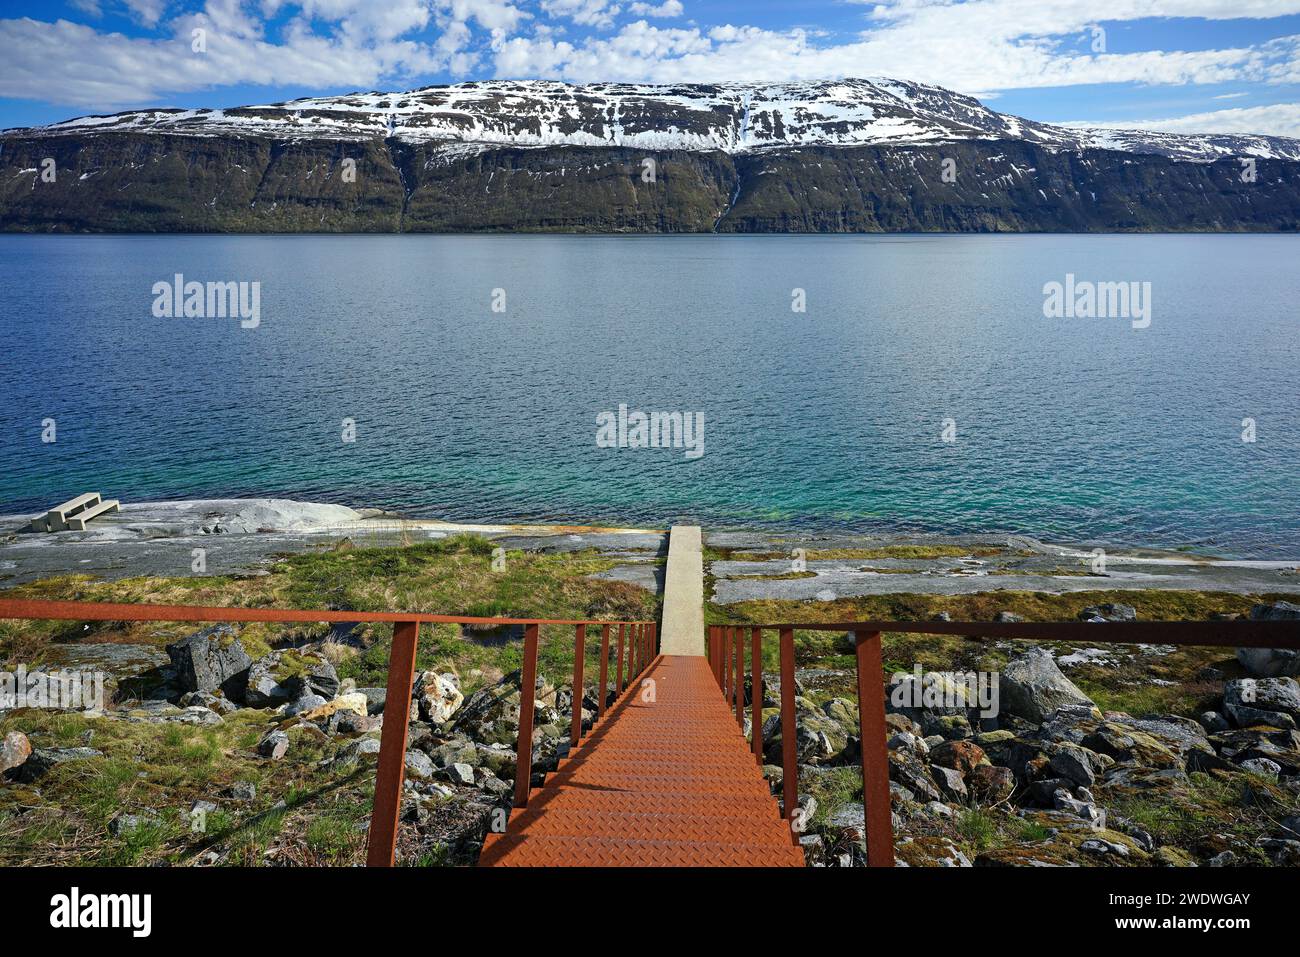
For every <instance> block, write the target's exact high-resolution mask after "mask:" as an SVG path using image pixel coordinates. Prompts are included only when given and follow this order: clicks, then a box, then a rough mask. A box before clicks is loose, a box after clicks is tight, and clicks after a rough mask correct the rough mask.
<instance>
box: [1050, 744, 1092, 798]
mask: <svg viewBox="0 0 1300 957" xmlns="http://www.w3.org/2000/svg"><path fill="white" fill-rule="evenodd" d="M1048 762H1049V764H1050V765H1051V768H1052V770H1053V771H1055V772H1056V773H1057V774H1059V775H1061V777H1063V778H1066V779H1068V780H1070V781H1072V782H1074V783H1075V784H1076V785H1079V786H1080V787H1085V788H1090V787H1092V786H1093V784H1094V783H1095V782H1096V780H1097V775H1096V771H1095V768H1096V767H1097V763H1098V762H1097V756H1096V755H1095V754H1093V753H1092V752H1091V751H1089V750H1088V749H1087V748H1083V747H1079V746H1078V745H1075V744H1058V745H1056V747H1054V748H1053V749H1052V752H1051V755H1050V757H1049V758H1048Z"/></svg>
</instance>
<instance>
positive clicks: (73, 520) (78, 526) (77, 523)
mask: <svg viewBox="0 0 1300 957" xmlns="http://www.w3.org/2000/svg"><path fill="white" fill-rule="evenodd" d="M117 510H118V501H117V499H115V498H109V499H105V500H104V501H102V502H100V503H99V504H98V505H92V506H90V508H86V509H82V510H81V511H80V512H78V513H77V514H75V515H72V516H70V517H69V518H68V530H69V531H73V532H84V531H85V530H86V523H87V522H89V521H90V520H91V519H92V518H95V517H96V516H99V515H103V514H105V513H106V512H116V511H117Z"/></svg>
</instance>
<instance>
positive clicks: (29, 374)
mask: <svg viewBox="0 0 1300 957" xmlns="http://www.w3.org/2000/svg"><path fill="white" fill-rule="evenodd" d="M1298 254H1300V237H1287V236H1132V237H1129V236H1018V237H989V236H882V237H776V236H773V237H629V238H614V237H590V238H587V237H567V236H566V237H547V236H535V237H467V236H445V237H416V236H374V237H359V236H342V237H325V236H290V237H270V236H266V237H262V236H250V237H216V236H196V237H177V236H160V237H152V236H126V237H110V236H102V237H99V236H89V237H24V236H0V281H2V282H3V290H4V292H3V300H2V301H0V336H2V341H3V347H2V349H0V383H2V384H0V398H2V399H3V401H2V402H0V511H18V510H24V509H32V510H35V509H38V508H42V507H46V506H48V505H49V504H50V503H52V502H54V501H57V500H62V499H63V498H65V497H68V496H70V495H72V494H74V493H77V492H80V491H82V490H84V489H89V488H94V489H97V490H99V491H101V492H103V493H104V494H105V495H106V496H108V495H111V496H115V497H119V498H121V499H123V500H125V501H132V500H135V501H139V500H145V499H159V498H183V497H196V496H236V495H238V496H243V495H277V496H288V497H297V498H304V499H312V500H319V501H338V502H344V503H348V504H353V505H375V506H385V507H390V508H396V509H402V510H406V511H408V512H409V513H411V514H420V515H429V516H439V517H446V518H450V519H464V520H470V519H473V520H504V519H526V520H540V519H562V520H574V521H601V522H636V523H646V524H651V525H656V526H663V525H667V524H669V523H670V522H674V521H680V520H696V521H700V522H704V523H706V524H710V525H714V526H717V525H733V526H734V525H778V526H800V527H809V528H827V529H853V530H890V529H909V530H914V529H927V530H936V531H944V532H968V531H1019V532H1025V533H1029V534H1034V535H1037V536H1041V537H1045V538H1048V539H1054V540H1067V541H1094V542H1095V541H1100V542H1103V543H1107V544H1112V545H1156V546H1180V545H1193V546H1199V547H1202V548H1205V549H1207V550H1211V551H1217V552H1219V553H1224V554H1230V555H1238V556H1245V557H1288V558H1294V557H1297V556H1300V468H1298V466H1300V385H1298V383H1300V306H1298V304H1300V270H1298V269H1297V263H1298V262H1300V255H1298ZM177 272H179V273H183V274H184V275H185V276H186V278H187V279H198V280H223V281H224V280H235V281H250V282H251V281H258V282H260V283H261V325H260V326H259V327H258V328H256V329H252V330H247V329H242V328H240V326H239V324H238V322H237V321H235V320H231V319H156V318H154V317H153V316H152V314H151V306H152V303H153V294H152V292H151V287H152V286H153V284H154V283H156V282H159V281H162V280H170V279H171V278H172V276H173V274H174V273H177ZM1067 272H1068V273H1074V274H1075V275H1076V276H1077V277H1078V278H1079V279H1092V280H1113V281H1119V280H1139V281H1149V282H1151V283H1152V304H1153V318H1152V322H1151V326H1150V328H1147V329H1143V330H1135V329H1133V328H1131V326H1130V323H1129V322H1128V321H1127V320H1123V319H1109V320H1100V319H1093V320H1084V319H1074V320H1068V319H1061V320H1049V319H1045V318H1044V317H1043V314H1042V305H1043V293H1042V287H1043V284H1044V283H1045V282H1048V281H1051V280H1057V281H1063V280H1064V278H1065V274H1066V273H1067ZM796 287H798V288H802V289H804V290H806V294H807V304H808V305H807V312H806V313H802V314H800V313H795V312H792V311H791V308H790V304H791V290H792V289H794V288H796ZM497 288H500V289H504V290H505V292H506V310H507V311H506V312H505V313H494V312H493V311H492V310H491V308H490V305H491V301H492V291H493V290H494V289H497ZM621 402H622V403H627V405H628V406H629V407H630V408H631V409H634V410H635V409H641V410H647V411H649V410H680V411H698V412H702V413H703V414H704V421H705V436H704V438H705V445H704V447H705V454H704V455H703V457H702V458H700V459H698V460H694V461H692V460H688V459H687V458H686V457H685V456H684V455H683V454H682V452H681V451H680V450H677V451H673V450H654V449H648V450H646V449H626V448H625V449H608V448H599V447H597V445H596V441H595V436H596V415H597V413H599V412H601V411H606V410H609V411H612V410H616V409H617V408H618V405H619V403H621ZM1246 417H1250V418H1253V419H1255V420H1256V422H1257V429H1258V441H1257V442H1255V443H1253V444H1247V443H1243V442H1242V441H1241V431H1242V424H1241V422H1242V419H1243V418H1246ZM45 418H54V419H55V420H56V423H57V429H58V432H57V442H55V443H54V444H43V443H42V442H41V421H42V420H43V419H45ZM345 418H352V419H354V420H355V421H356V427H357V440H356V442H354V443H344V442H342V441H341V440H340V433H341V422H342V420H343V419H345ZM945 418H952V419H954V420H955V421H956V427H957V441H956V442H955V443H944V442H943V441H941V439H940V434H941V430H942V428H943V420H944V419H945Z"/></svg>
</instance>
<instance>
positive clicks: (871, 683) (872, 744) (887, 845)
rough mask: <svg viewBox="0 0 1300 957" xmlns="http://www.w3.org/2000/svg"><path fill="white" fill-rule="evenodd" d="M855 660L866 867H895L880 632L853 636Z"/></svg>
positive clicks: (857, 633)
mask: <svg viewBox="0 0 1300 957" xmlns="http://www.w3.org/2000/svg"><path fill="white" fill-rule="evenodd" d="M854 639H855V641H856V652H857V658H858V734H859V736H860V740H861V744H860V747H859V750H861V752H862V806H863V808H864V812H863V824H864V826H865V828H866V832H867V866H868V867H893V866H894V821H893V814H892V812H891V809H890V804H889V746H888V744H887V743H886V741H885V671H884V666H883V664H882V663H881V658H880V632H878V631H872V632H855V633H854Z"/></svg>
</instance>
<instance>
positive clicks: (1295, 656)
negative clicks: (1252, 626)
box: [1237, 601, 1300, 678]
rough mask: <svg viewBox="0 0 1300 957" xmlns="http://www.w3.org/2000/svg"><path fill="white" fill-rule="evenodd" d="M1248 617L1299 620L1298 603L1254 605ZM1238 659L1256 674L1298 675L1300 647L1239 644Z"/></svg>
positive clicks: (1275, 676) (1250, 671) (1265, 675)
mask: <svg viewBox="0 0 1300 957" xmlns="http://www.w3.org/2000/svg"><path fill="white" fill-rule="evenodd" d="M1250 619H1251V621H1300V605H1295V604H1292V603H1291V602H1289V601H1279V602H1276V603H1274V604H1272V605H1256V606H1255V607H1254V608H1252V609H1251V610H1250ZM1237 660H1238V661H1239V662H1241V666H1242V667H1243V668H1245V669H1246V671H1247V672H1249V673H1250V674H1252V675H1254V676H1255V677H1257V678H1281V677H1292V678H1295V677H1300V649H1295V648H1238V649H1237Z"/></svg>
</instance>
